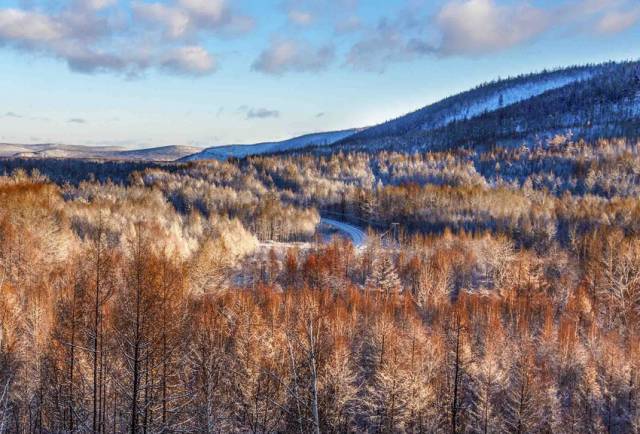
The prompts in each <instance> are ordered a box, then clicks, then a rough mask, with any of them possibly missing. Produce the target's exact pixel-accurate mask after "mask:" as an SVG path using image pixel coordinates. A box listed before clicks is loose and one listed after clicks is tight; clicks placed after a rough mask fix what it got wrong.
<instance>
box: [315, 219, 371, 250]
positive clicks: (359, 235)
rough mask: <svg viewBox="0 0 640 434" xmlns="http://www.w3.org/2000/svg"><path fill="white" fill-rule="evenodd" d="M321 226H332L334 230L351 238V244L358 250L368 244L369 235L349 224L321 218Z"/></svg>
mask: <svg viewBox="0 0 640 434" xmlns="http://www.w3.org/2000/svg"><path fill="white" fill-rule="evenodd" d="M320 224H325V225H327V226H331V227H332V228H334V229H337V230H338V231H340V232H342V233H343V234H345V235H346V236H347V237H349V238H351V242H352V243H353V245H354V246H355V247H356V248H360V247H364V245H365V244H366V243H367V234H365V233H364V232H363V231H362V229H360V228H357V227H355V226H352V225H350V224H348V223H343V222H340V221H338V220H333V219H328V218H324V217H323V218H321V219H320Z"/></svg>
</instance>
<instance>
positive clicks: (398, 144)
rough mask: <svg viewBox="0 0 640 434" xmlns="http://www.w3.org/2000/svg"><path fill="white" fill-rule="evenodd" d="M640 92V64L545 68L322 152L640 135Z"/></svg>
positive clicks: (461, 96)
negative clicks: (554, 69)
mask: <svg viewBox="0 0 640 434" xmlns="http://www.w3.org/2000/svg"><path fill="white" fill-rule="evenodd" d="M639 95H640V65H639V63H638V62H624V63H606V64H601V65H590V66H584V67H572V68H567V69H560V70H556V71H551V72H548V71H544V72H542V73H539V74H530V75H524V76H519V77H515V78H511V79H506V80H499V81H496V82H492V83H487V84H484V85H482V86H479V87H478V88H476V89H473V90H470V91H468V92H464V93H461V94H459V95H455V96H452V97H450V98H447V99H445V100H442V101H440V102H437V103H435V104H432V105H430V106H427V107H425V108H422V109H420V110H417V111H415V112H413V113H410V114H408V115H405V116H402V117H400V118H398V119H394V120H391V121H388V122H386V123H383V124H381V125H378V126H374V127H371V128H367V129H365V130H363V131H361V132H359V133H357V134H354V135H353V136H350V137H348V138H346V139H344V140H342V141H340V142H338V143H337V144H335V145H334V146H331V147H328V148H325V149H321V148H316V150H317V151H318V152H333V151H335V150H339V149H342V150H361V151H374V152H375V151H377V150H383V149H385V150H395V151H404V152H406V151H409V152H415V151H425V150H438V149H439V150H443V149H451V148H456V147H473V146H495V145H501V146H508V145H510V146H513V145H516V146H519V145H520V144H523V143H524V144H527V145H539V144H540V143H544V142H545V141H546V140H548V139H549V138H551V137H553V136H554V135H556V134H569V135H571V136H572V137H573V139H574V140H578V139H581V138H582V139H588V140H595V139H598V138H614V137H626V138H629V139H635V138H637V137H639V136H640V131H639V127H638V125H640V96H639Z"/></svg>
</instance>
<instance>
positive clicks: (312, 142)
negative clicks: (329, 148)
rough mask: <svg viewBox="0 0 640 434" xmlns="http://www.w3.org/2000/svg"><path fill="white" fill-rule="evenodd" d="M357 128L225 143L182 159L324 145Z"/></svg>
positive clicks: (272, 151)
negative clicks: (288, 137) (240, 143)
mask: <svg viewBox="0 0 640 434" xmlns="http://www.w3.org/2000/svg"><path fill="white" fill-rule="evenodd" d="M358 131H359V130H357V129H351V130H344V131H330V132H326V133H314V134H306V135H304V136H299V137H294V138H292V139H288V140H283V141H279V142H265V143H256V144H251V145H226V146H216V147H212V148H207V149H205V150H203V151H201V152H199V153H197V154H194V155H189V156H187V157H185V158H183V160H185V161H195V160H226V159H227V158H231V157H235V158H243V157H247V156H250V155H261V154H273V153H278V152H285V151H293V150H296V149H300V148H305V147H308V146H326V145H331V144H333V143H335V142H337V141H339V140H342V139H344V138H346V137H349V136H351V135H353V134H354V133H356V132H358Z"/></svg>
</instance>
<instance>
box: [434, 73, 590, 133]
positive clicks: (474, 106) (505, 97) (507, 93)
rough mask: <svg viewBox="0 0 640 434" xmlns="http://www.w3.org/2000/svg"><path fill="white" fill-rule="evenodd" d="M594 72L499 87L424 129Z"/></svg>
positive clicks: (539, 92)
mask: <svg viewBox="0 0 640 434" xmlns="http://www.w3.org/2000/svg"><path fill="white" fill-rule="evenodd" d="M593 74H594V71H591V70H587V71H580V72H576V73H573V74H567V75H560V76H557V77H548V78H543V79H542V80H536V81H531V82H526V83H521V84H514V85H513V86H509V87H506V88H504V89H499V90H497V91H496V92H493V93H490V94H489V95H487V96H484V97H480V98H477V99H471V100H469V101H467V102H466V103H465V104H461V105H459V106H456V107H453V108H452V110H451V112H450V113H449V114H448V115H446V116H445V117H444V119H442V120H441V121H437V122H434V123H425V124H424V125H423V126H422V130H431V129H434V128H438V127H441V126H444V125H447V124H449V123H451V122H455V121H459V120H465V119H471V118H473V117H476V116H478V115H481V114H483V113H486V112H490V111H495V110H498V109H500V108H503V107H508V106H510V105H512V104H515V103H518V102H520V101H524V100H526V99H529V98H532V97H534V96H537V95H542V94H543V93H545V92H547V91H549V90H553V89H558V88H561V87H563V86H566V85H568V84H570V83H574V82H576V81H580V80H588V79H590V78H591V77H593Z"/></svg>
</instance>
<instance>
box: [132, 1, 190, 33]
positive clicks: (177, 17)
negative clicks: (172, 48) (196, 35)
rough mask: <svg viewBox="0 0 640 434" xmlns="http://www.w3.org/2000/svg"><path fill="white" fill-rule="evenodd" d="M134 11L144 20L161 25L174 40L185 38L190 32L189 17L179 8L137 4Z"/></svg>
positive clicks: (157, 4)
mask: <svg viewBox="0 0 640 434" xmlns="http://www.w3.org/2000/svg"><path fill="white" fill-rule="evenodd" d="M132 10H133V12H134V14H136V15H137V16H138V17H140V18H141V19H142V20H145V21H147V22H151V23H158V24H161V25H162V26H163V27H164V28H165V31H166V33H167V34H168V35H169V36H170V37H172V38H179V37H181V36H184V35H185V34H186V33H187V31H188V30H189V26H190V18H189V15H188V14H187V13H186V12H185V11H183V10H180V9H178V8H174V7H170V6H166V5H164V4H162V3H143V2H135V3H134V4H133V5H132Z"/></svg>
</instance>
